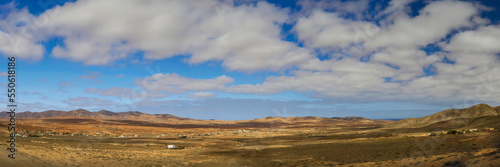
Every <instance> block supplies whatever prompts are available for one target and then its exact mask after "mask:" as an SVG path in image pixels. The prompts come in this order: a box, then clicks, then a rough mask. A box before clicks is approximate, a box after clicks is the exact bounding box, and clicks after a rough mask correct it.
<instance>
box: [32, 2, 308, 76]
mask: <svg viewBox="0 0 500 167" xmlns="http://www.w3.org/2000/svg"><path fill="white" fill-rule="evenodd" d="M221 5H222V6H223V7H224V9H225V10H224V12H220V10H217V9H219V8H218V7H219V6H221ZM53 11H57V15H54V16H53V17H52V18H50V19H49V21H48V24H46V25H45V26H43V29H42V30H43V33H44V34H45V35H44V36H45V37H46V38H48V37H51V36H57V37H64V41H63V43H64V46H56V47H55V48H54V49H53V50H52V56H54V57H58V58H64V59H69V60H73V61H78V62H84V63H85V64H89V65H104V64H111V63H113V62H115V61H117V60H121V59H126V58H129V57H130V55H131V54H133V53H135V52H137V51H144V52H145V56H144V57H145V58H147V59H151V60H156V59H165V58H170V57H173V56H176V55H180V54H185V55H191V58H190V59H189V63H202V62H206V61H222V62H223V66H224V67H226V68H227V69H228V70H238V71H249V72H253V71H259V70H273V71H278V70H283V69H286V68H290V67H292V66H295V65H298V64H299V63H300V62H301V61H304V60H307V59H309V58H311V57H312V55H310V54H309V53H308V52H307V51H305V50H302V49H300V48H299V47H298V46H297V45H296V44H294V43H292V42H287V41H283V40H281V34H280V33H281V26H280V25H281V24H283V23H285V22H286V21H287V19H288V10H287V9H281V8H278V7H275V6H273V5H271V4H269V3H267V2H257V3H256V4H255V5H253V4H241V5H238V6H234V5H233V4H232V3H228V4H224V3H223V2H220V1H215V0H203V1H196V2H192V1H161V0H153V1H148V2H143V1H132V0H125V1H99V0H89V1H77V2H74V3H66V4H65V5H64V6H62V7H57V8H54V9H51V10H48V11H46V12H47V13H50V12H53ZM89 11H92V12H89ZM218 11H219V12H218Z"/></svg>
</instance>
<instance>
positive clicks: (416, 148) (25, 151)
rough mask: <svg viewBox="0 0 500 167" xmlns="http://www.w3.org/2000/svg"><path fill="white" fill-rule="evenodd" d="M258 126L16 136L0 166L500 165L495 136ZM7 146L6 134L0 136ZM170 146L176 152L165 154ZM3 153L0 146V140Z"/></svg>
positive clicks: (499, 136)
mask: <svg viewBox="0 0 500 167" xmlns="http://www.w3.org/2000/svg"><path fill="white" fill-rule="evenodd" d="M360 128H363V127H350V128H337V127H321V128H309V127H308V128H260V129H248V130H244V131H237V130H234V129H215V130H214V131H218V132H219V133H217V134H215V135H205V134H206V133H194V132H192V133H186V136H187V137H182V136H181V137H179V135H174V134H165V135H153V134H152V135H141V136H139V137H134V136H132V137H116V136H113V137H111V136H107V137H100V136H81V135H77V136H59V135H52V136H43V137H17V138H16V139H17V149H18V151H17V154H16V159H15V160H12V159H10V158H8V157H7V155H8V153H9V152H8V151H7V150H6V149H2V150H3V151H0V163H1V164H2V165H1V166H26V167H29V166H37V167H41V166H105V167H112V166H155V167H156V166H160V167H161V166H214V167H215V166H217V167H220V166H425V167H431V166H436V167H438V166H481V167H483V166H491V167H496V166H500V133H499V132H474V133H467V134H460V135H459V134H457V135H438V136H428V135H427V134H426V133H398V132H395V131H394V130H385V129H380V128H373V129H365V130H363V129H361V130H360ZM0 140H1V141H7V140H8V136H7V133H6V132H4V133H2V135H1V136H0ZM167 145H176V146H178V147H183V148H182V149H167V147H166V146H167ZM0 147H1V148H7V147H8V146H7V143H6V142H2V143H0Z"/></svg>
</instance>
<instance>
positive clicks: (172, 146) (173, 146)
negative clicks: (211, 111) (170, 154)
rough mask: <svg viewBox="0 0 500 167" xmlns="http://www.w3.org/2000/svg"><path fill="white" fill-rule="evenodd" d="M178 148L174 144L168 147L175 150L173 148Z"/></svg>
mask: <svg viewBox="0 0 500 167" xmlns="http://www.w3.org/2000/svg"><path fill="white" fill-rule="evenodd" d="M176 147H177V146H175V145H173V144H169V145H167V148H168V149H173V148H176Z"/></svg>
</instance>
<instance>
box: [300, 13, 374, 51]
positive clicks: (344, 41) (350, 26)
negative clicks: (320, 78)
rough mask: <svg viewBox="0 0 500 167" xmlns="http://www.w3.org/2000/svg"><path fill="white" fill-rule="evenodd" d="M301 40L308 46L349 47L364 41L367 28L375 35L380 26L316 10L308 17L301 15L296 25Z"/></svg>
mask: <svg viewBox="0 0 500 167" xmlns="http://www.w3.org/2000/svg"><path fill="white" fill-rule="evenodd" d="M294 28H295V30H296V31H297V35H298V38H299V40H301V41H304V43H305V44H306V45H307V46H308V47H312V48H322V47H335V48H338V47H347V46H348V45H349V44H351V43H361V42H364V41H365V39H366V38H364V36H365V32H364V31H365V30H369V31H370V33H371V34H370V35H373V34H374V33H376V32H377V31H378V27H377V26H376V25H374V24H372V23H369V22H364V21H353V20H347V19H344V18H342V17H340V16H339V15H338V14H336V13H328V12H324V11H320V10H315V11H313V12H312V13H311V15H310V16H308V17H301V18H299V19H298V21H297V24H296V25H295V27H294Z"/></svg>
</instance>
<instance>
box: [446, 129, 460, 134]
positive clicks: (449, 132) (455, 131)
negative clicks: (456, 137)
mask: <svg viewBox="0 0 500 167" xmlns="http://www.w3.org/2000/svg"><path fill="white" fill-rule="evenodd" d="M457 133H458V131H457V130H450V131H448V133H447V134H457Z"/></svg>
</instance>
